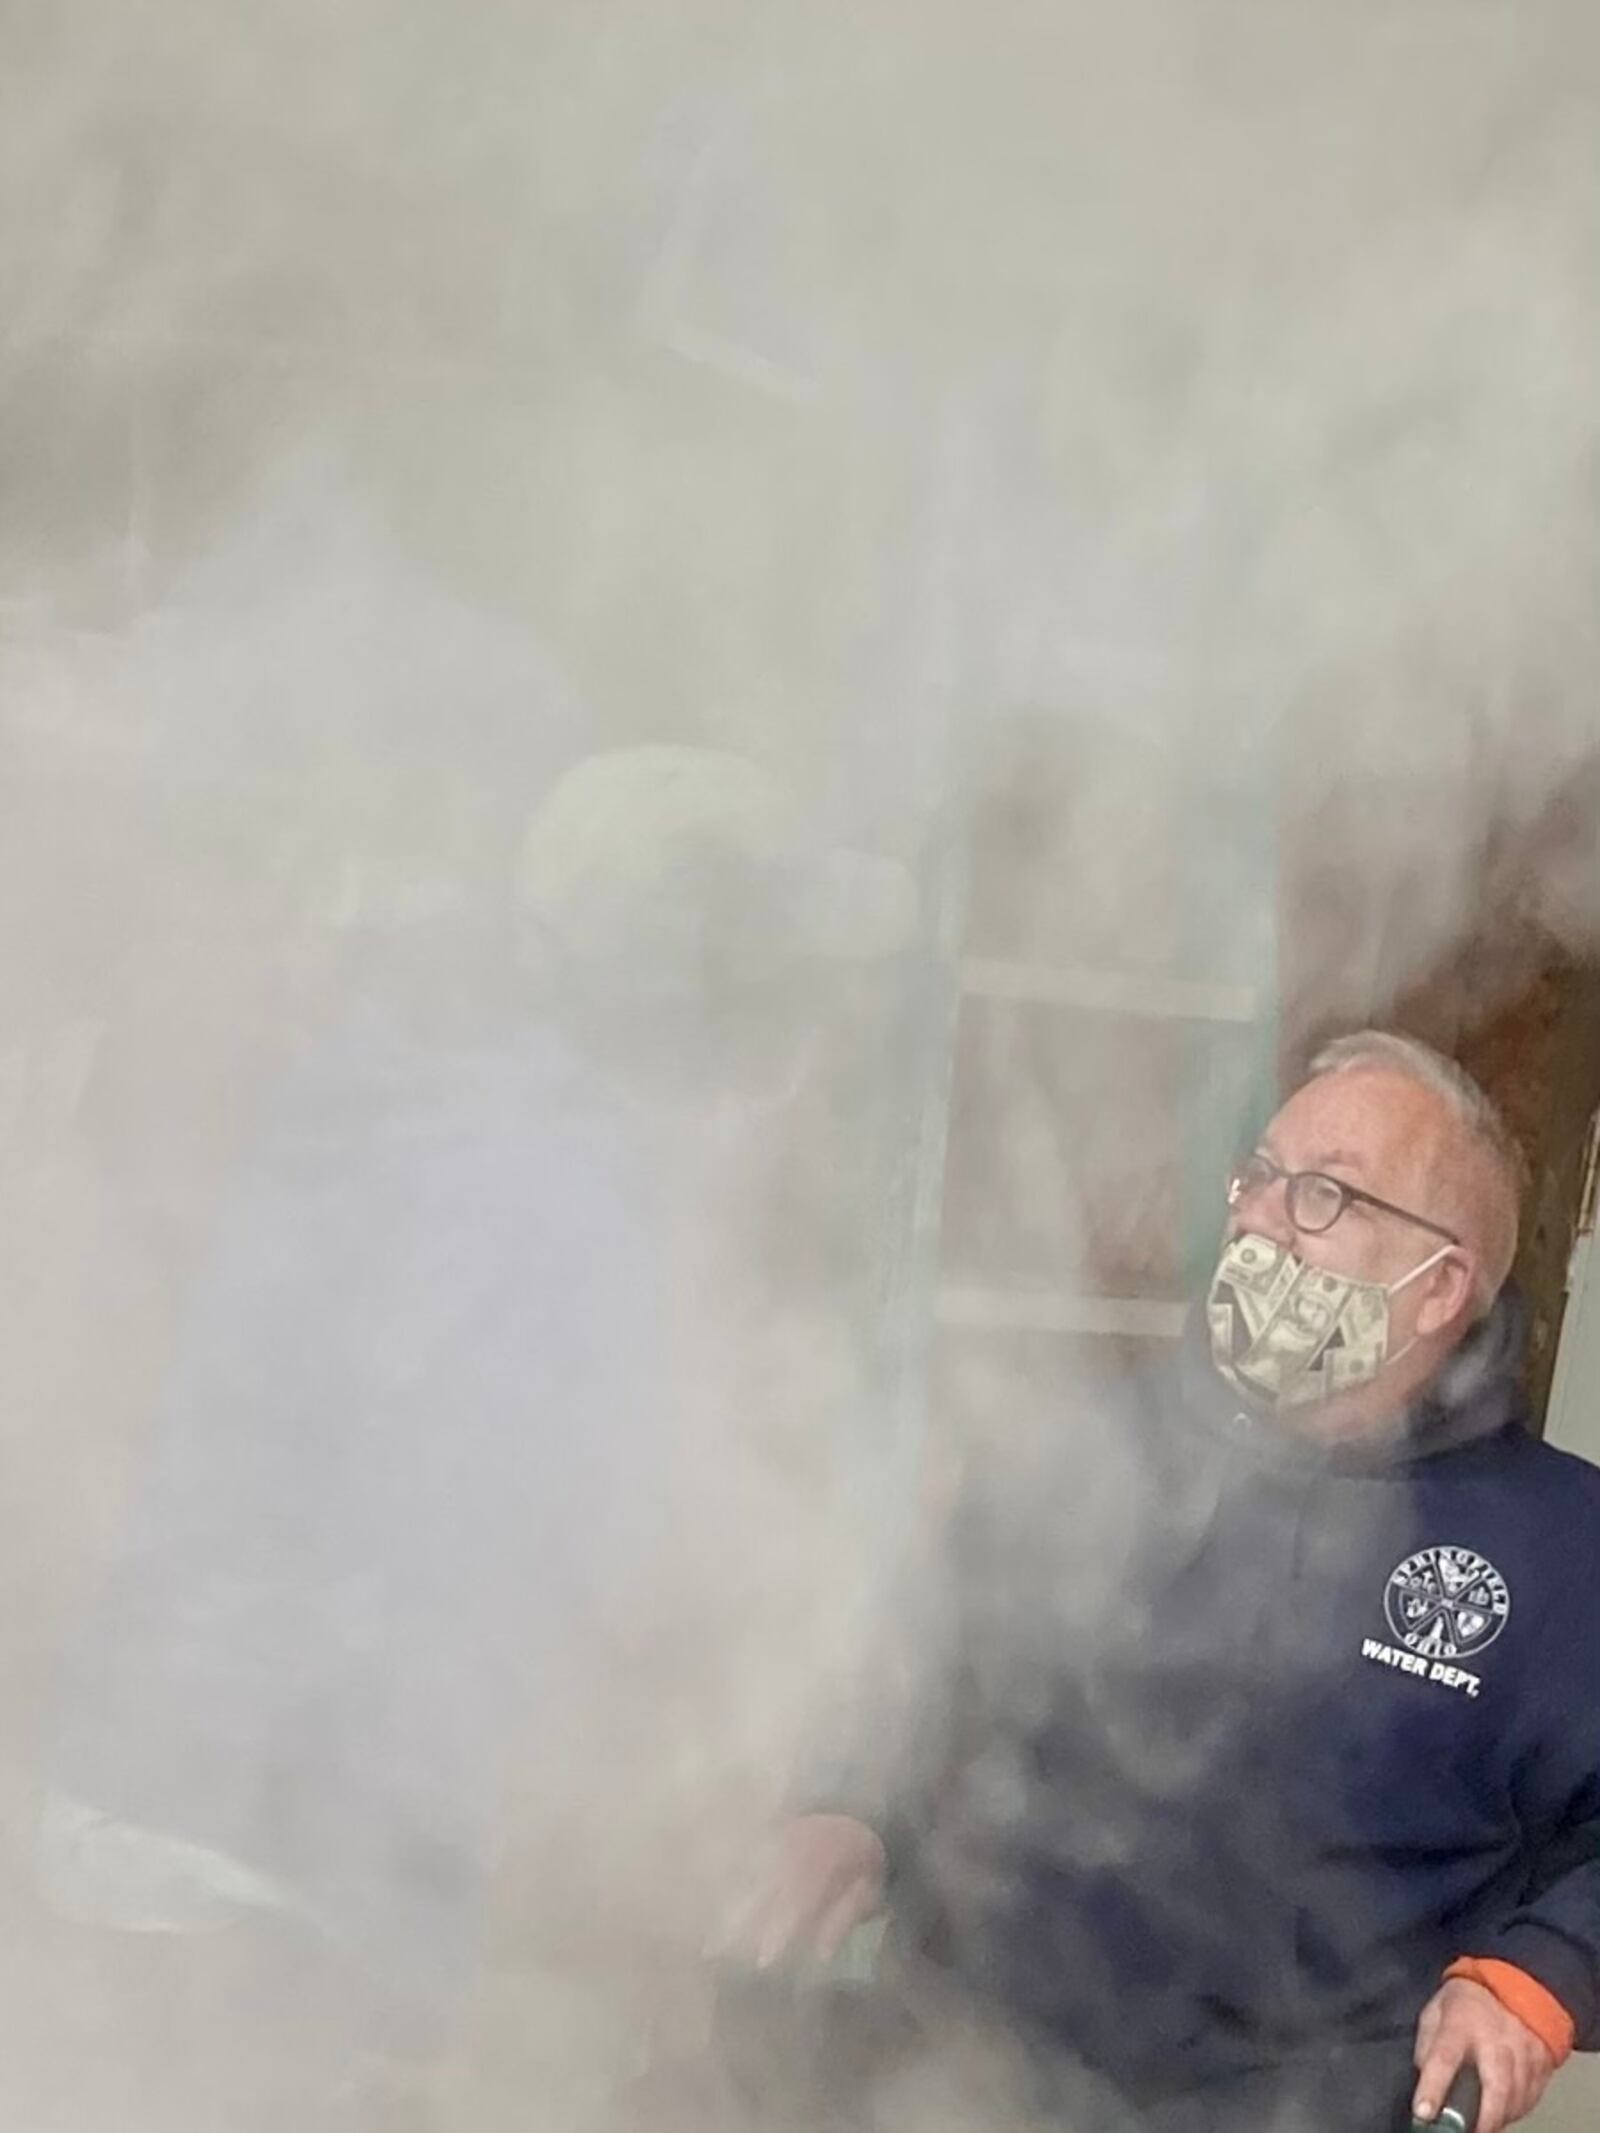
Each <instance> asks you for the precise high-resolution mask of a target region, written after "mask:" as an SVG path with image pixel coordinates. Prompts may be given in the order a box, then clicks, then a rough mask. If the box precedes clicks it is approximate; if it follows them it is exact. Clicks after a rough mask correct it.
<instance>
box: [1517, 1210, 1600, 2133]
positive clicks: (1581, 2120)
mask: <svg viewBox="0 0 1600 2133" xmlns="http://www.w3.org/2000/svg"><path fill="white" fill-rule="evenodd" d="M1549 1436H1550V1440H1551V1442H1552V1443H1554V1444H1559V1445H1561V1446H1563V1447H1564V1448H1565V1449H1566V1450H1567V1451H1571V1452H1581V1453H1582V1454H1583V1456H1584V1457H1585V1458H1586V1459H1593V1460H1595V1461H1597V1462H1600V1252H1597V1251H1596V1249H1595V1240H1594V1232H1593V1230H1592V1229H1591V1230H1590V1231H1589V1233H1588V1234H1587V1235H1586V1236H1584V1237H1582V1238H1580V1240H1579V1242H1578V1247H1577V1250H1576V1251H1575V1252H1574V1254H1573V1261H1572V1282H1571V1287H1570V1289H1569V1292H1568V1297H1567V1311H1566V1317H1565V1319H1564V1321H1563V1323H1562V1328H1561V1347H1560V1350H1559V1352H1558V1354H1557V1358H1556V1376H1555V1383H1554V1386H1553V1388H1552V1391H1551V1396H1550V1426H1549ZM1528 2124H1529V2125H1530V2126H1531V2127H1534V2128H1536V2133H1596V2128H1600V2055H1590V2054H1588V2053H1585V2054H1584V2055H1582V2056H1581V2057H1579V2058H1574V2059H1572V2060H1571V2061H1570V2062H1569V2063H1568V2064H1567V2065H1566V2066H1565V2067H1563V2068H1562V2070H1561V2072H1560V2073H1559V2074H1558V2075H1557V2076H1556V2079H1555V2081H1554V2082H1553V2084H1552V2085H1551V2088H1550V2093H1549V2095H1548V2096H1547V2097H1546V2098H1545V2102H1544V2105H1543V2107H1542V2108H1541V2109H1540V2110H1538V2111H1536V2112H1535V2113H1534V2115H1533V2117H1532V2118H1530V2119H1529V2120H1528Z"/></svg>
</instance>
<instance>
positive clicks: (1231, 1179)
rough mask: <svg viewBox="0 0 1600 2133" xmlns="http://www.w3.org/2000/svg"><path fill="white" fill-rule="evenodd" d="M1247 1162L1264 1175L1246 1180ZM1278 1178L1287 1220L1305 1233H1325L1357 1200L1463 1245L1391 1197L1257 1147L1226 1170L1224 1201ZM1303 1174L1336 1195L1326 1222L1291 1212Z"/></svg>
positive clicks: (1233, 1200) (1230, 1201)
mask: <svg viewBox="0 0 1600 2133" xmlns="http://www.w3.org/2000/svg"><path fill="white" fill-rule="evenodd" d="M1251 1166H1254V1167H1255V1168H1256V1169H1258V1170H1259V1171H1261V1172H1262V1173H1264V1175H1262V1176H1261V1177H1260V1178H1259V1179H1258V1180H1257V1181H1256V1182H1254V1183H1251V1184H1247V1183H1246V1181H1245V1172H1246V1170H1247V1169H1249V1168H1250V1167H1251ZM1280 1178H1281V1179H1282V1180H1283V1189H1284V1193H1285V1197H1286V1202H1287V1205H1288V1209H1289V1220H1290V1221H1291V1222H1292V1223H1293V1224H1294V1226H1295V1228H1296V1229H1297V1230H1300V1231H1301V1232H1303V1234H1304V1235H1306V1236H1307V1237H1325V1236H1326V1235H1327V1233H1328V1231H1329V1230H1330V1229H1332V1227H1333V1225H1334V1224H1335V1223H1336V1222H1337V1221H1338V1219H1339V1217H1340V1216H1341V1215H1342V1214H1343V1213H1344V1211H1345V1209H1346V1208H1347V1207H1348V1206H1349V1205H1350V1204H1351V1202H1352V1201H1359V1202H1360V1204H1361V1205H1362V1206H1363V1207H1376V1208H1378V1209H1379V1210H1380V1211H1381V1212H1382V1213H1383V1214H1386V1215H1398V1216H1399V1217H1400V1220H1401V1221H1402V1222H1411V1223H1414V1224H1415V1225H1416V1227H1417V1228H1418V1229H1425V1230H1427V1231H1428V1232H1429V1233H1430V1235H1432V1236H1435V1237H1443V1238H1444V1240H1445V1242H1446V1243H1447V1244H1453V1245H1454V1246H1455V1248H1456V1250H1457V1251H1462V1250H1464V1249H1465V1247H1464V1246H1463V1245H1462V1242H1461V1239H1460V1238H1459V1237H1458V1236H1457V1235H1456V1233H1455V1231H1454V1230H1453V1229H1446V1228H1445V1227H1444V1225H1443V1224H1442V1223H1440V1222H1430V1221H1429V1220H1428V1218H1427V1216H1426V1215H1416V1214H1413V1213H1412V1211H1411V1209H1410V1208H1409V1207H1396V1205H1395V1204H1394V1202H1393V1201H1392V1200H1380V1199H1379V1198H1378V1195H1377V1194H1376V1193H1375V1192H1363V1191H1362V1189H1361V1187H1360V1186H1359V1185H1347V1184H1346V1183H1345V1181H1344V1179H1343V1178H1334V1177H1330V1176H1329V1175H1328V1173H1327V1171H1325V1170H1285V1169H1284V1167H1283V1165H1282V1164H1281V1163H1275V1162H1274V1161H1273V1160H1272V1158H1271V1156H1270V1155H1263V1154H1262V1153H1261V1151H1260V1149H1259V1148H1258V1149H1256V1150H1255V1151H1254V1152H1253V1153H1252V1154H1250V1155H1247V1156H1245V1157H1244V1158H1243V1160H1242V1161H1240V1162H1238V1163H1235V1165H1234V1166H1233V1169H1232V1170H1231V1171H1230V1172H1229V1173H1228V1185H1227V1192H1228V1205H1229V1206H1230V1207H1237V1206H1238V1205H1239V1202H1240V1201H1241V1200H1243V1199H1245V1198H1246V1197H1247V1196H1248V1195H1249V1194H1250V1193H1252V1192H1264V1191H1265V1190H1266V1189H1267V1187H1268V1186H1269V1185H1275V1184H1276V1183H1277V1182H1278V1180H1279V1179H1280ZM1305 1178H1314V1179H1315V1180H1316V1182H1317V1183H1318V1184H1319V1185H1329V1186H1331V1187H1332V1188H1333V1190H1334V1191H1335V1192H1336V1193H1337V1194H1338V1196H1339V1204H1338V1206H1337V1207H1336V1208H1335V1209H1334V1211H1333V1213H1332V1214H1331V1215H1330V1216H1329V1217H1328V1219H1327V1221H1326V1222H1302V1221H1301V1220H1300V1217H1299V1216H1298V1215H1297V1214H1296V1213H1295V1201H1296V1199H1297V1198H1298V1197H1299V1192H1298V1187H1299V1185H1300V1182H1301V1180H1302V1179H1305Z"/></svg>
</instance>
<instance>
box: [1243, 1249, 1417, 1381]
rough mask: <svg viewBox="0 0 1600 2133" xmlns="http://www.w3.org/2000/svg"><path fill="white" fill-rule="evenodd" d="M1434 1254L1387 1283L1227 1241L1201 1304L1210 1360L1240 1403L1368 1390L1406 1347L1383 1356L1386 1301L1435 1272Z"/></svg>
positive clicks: (1386, 1331) (1283, 1252)
mask: <svg viewBox="0 0 1600 2133" xmlns="http://www.w3.org/2000/svg"><path fill="white" fill-rule="evenodd" d="M1450 1250H1451V1247H1450V1246H1449V1245H1448V1244H1446V1245H1441V1246H1440V1248H1439V1250H1438V1251H1436V1252H1434V1253H1433V1254H1432V1255H1431V1256H1430V1257H1429V1258H1427V1259H1424V1260H1423V1261H1422V1262H1421V1264H1420V1265H1418V1266H1414V1267H1413V1268H1412V1269H1411V1272H1410V1273H1409V1274H1406V1275H1404V1276H1402V1278H1401V1279H1400V1280H1399V1281H1395V1282H1391V1283H1389V1284H1388V1285H1387V1286H1385V1284H1384V1283H1382V1282H1381V1281H1355V1280H1353V1279H1351V1277H1350V1276H1349V1275H1346V1274H1330V1273H1328V1272H1327V1271H1326V1270H1325V1269H1324V1268H1322V1267H1315V1266H1307V1264H1306V1262H1305V1261H1304V1260H1303V1259H1301V1258H1299V1257H1297V1255H1296V1254H1295V1253H1294V1252H1292V1251H1291V1250H1290V1249H1289V1247H1288V1246H1287V1245H1284V1244H1274V1243H1273V1242H1272V1240H1271V1238H1270V1237H1259V1236H1256V1235H1255V1234H1254V1233H1253V1232H1247V1233H1246V1234H1245V1235H1243V1236H1241V1237H1234V1238H1231V1239H1230V1240H1229V1242H1228V1244H1227V1245H1226V1246H1225V1248H1224V1250H1223V1254H1222V1257H1221V1259H1220V1260H1219V1261H1218V1263H1217V1271H1216V1273H1215V1274H1214V1275H1213V1277H1212V1281H1211V1288H1210V1292H1209V1294H1208V1295H1207V1297H1206V1318H1207V1320H1208V1322H1209V1324H1210V1328H1211V1360H1212V1361H1213V1362H1214V1363H1215V1365H1216V1367H1217V1369H1218V1370H1219V1371H1220V1373H1221V1374H1222V1376H1223V1377H1225V1378H1226V1379H1227V1381H1228V1383H1229V1384H1230V1385H1232V1386H1233V1387H1234V1389H1235V1390H1236V1391H1238V1392H1241V1393H1243V1394H1244V1396H1245V1397H1246V1398H1247V1399H1250V1400H1255V1401H1261V1402H1265V1403H1266V1404H1267V1405H1268V1406H1271V1407H1279V1408H1287V1407H1309V1406H1312V1405H1314V1404H1316V1403H1318V1402H1320V1401H1323V1400H1331V1399H1334V1398H1335V1397H1336V1396H1337V1395H1338V1394H1339V1393H1341V1392H1348V1391H1349V1390H1350V1389H1351V1388H1352V1386H1356V1385H1366V1384H1370V1383H1371V1381H1372V1379H1374V1378H1375V1377H1376V1376H1377V1375H1378V1373H1379V1371H1380V1370H1382V1369H1383V1368H1384V1367H1385V1366H1386V1365H1387V1364H1389V1363H1397V1362H1398V1361H1399V1360H1400V1358H1401V1356H1403V1355H1405V1354H1407V1353H1408V1352H1409V1351H1410V1350H1411V1348H1412V1347H1414V1346H1415V1341H1414V1340H1410V1341H1407V1342H1406V1344H1405V1347H1403V1348H1400V1349H1397V1350H1396V1352H1395V1353H1394V1354H1393V1355H1391V1354H1390V1353H1389V1299H1390V1298H1391V1297H1392V1296H1398V1295H1399V1293H1400V1291H1401V1290H1402V1289H1404V1288H1408V1287H1409V1286H1410V1284H1411V1283H1412V1282H1413V1281H1417V1280H1419V1279H1420V1278H1421V1277H1422V1275H1424V1274H1425V1273H1427V1271H1428V1269H1429V1267H1433V1266H1437V1265H1438V1263H1439V1261H1440V1260H1441V1259H1443V1258H1444V1257H1445V1256H1446V1254H1447V1253H1448V1252H1449V1251H1450Z"/></svg>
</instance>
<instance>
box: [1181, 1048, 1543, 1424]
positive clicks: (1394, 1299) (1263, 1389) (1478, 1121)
mask: <svg viewBox="0 0 1600 2133" xmlns="http://www.w3.org/2000/svg"><path fill="white" fill-rule="evenodd" d="M1520 1182H1521V1159H1520V1157H1519V1155H1518V1153H1517V1150H1516V1147H1515V1144H1514V1143H1513V1141H1512V1139H1511V1137H1510V1135H1509V1133H1508V1132H1507V1130H1506V1127H1505V1125H1504V1123H1503V1121H1502V1120H1501V1119H1500V1117H1499V1115H1498V1113H1497V1112H1496V1111H1495V1109H1494V1107H1493V1105H1492V1104H1491V1103H1490V1102H1489V1099H1488V1098H1487V1097H1486V1096H1485V1095H1484V1093H1483V1091H1482V1090H1481V1089H1480V1088H1479V1087H1478V1086H1477V1084H1476V1083H1475V1082H1474V1081H1473V1080H1472V1079H1471V1077H1470V1076H1469V1075H1467V1074H1466V1073H1465V1072H1464V1071H1463V1070H1462V1069H1461V1068H1460V1067H1459V1066H1457V1065H1456V1064H1455V1063H1454V1061H1452V1060H1449V1059H1447V1058H1445V1057H1444V1056H1443V1055H1442V1054H1441V1053H1438V1052H1436V1051H1434V1050H1433V1049H1432V1048H1431V1047H1430V1046H1427V1045H1425V1044H1422V1043H1419V1042H1418V1041H1416V1040H1415V1039H1412V1038H1407V1037H1400V1036H1395V1035H1392V1034H1390V1033H1388V1032H1385V1031H1379V1030H1365V1031H1362V1032H1360V1033H1358V1034H1357V1035H1354V1036H1349V1037H1342V1038H1340V1039H1338V1040H1337V1041H1336V1042H1334V1043H1332V1044H1330V1045H1328V1046H1326V1047H1325V1048H1324V1049H1323V1050H1322V1051H1321V1052H1319V1053H1318V1054H1317V1056H1316V1058H1315V1059H1314V1060H1313V1061H1312V1064H1311V1070H1310V1074H1309V1077H1308V1079H1307V1080H1306V1081H1305V1082H1304V1083H1303V1084H1302V1086H1301V1087H1300V1088H1299V1089H1297V1090H1296V1092H1295V1093H1294V1095H1293V1096H1291V1097H1290V1098H1289V1100H1288V1102H1287V1103H1286V1104H1285V1105H1284V1106H1283V1108H1282V1109H1281V1110H1280V1111H1279V1112H1278V1114H1277V1116H1276V1117H1275V1118H1274V1119H1273V1120H1272V1122H1271V1124H1270V1125H1269V1126H1268V1127H1267V1129H1266V1131H1265V1132H1264V1133H1263V1134H1262V1136H1261V1139H1260V1140H1259V1141H1258V1142H1257V1144H1256V1146H1255V1148H1254V1150H1253V1151H1252V1152H1251V1154H1250V1155H1248V1156H1247V1157H1246V1158H1245V1159H1244V1160H1243V1161H1242V1162H1241V1163H1240V1164H1238V1165H1237V1166H1236V1167H1235V1170H1234V1172H1233V1174H1232V1176H1231V1178H1230V1180H1229V1187H1228V1201H1229V1217H1228V1227H1227V1236H1226V1240H1225V1244H1224V1250H1223V1254H1222V1258H1221V1261H1220V1264H1219V1266H1218V1269H1217V1273H1216V1276H1215V1278H1214V1280H1213V1283H1212V1287H1211V1291H1210V1295H1209V1297H1208V1299H1207V1312H1208V1317H1209V1322H1210V1335H1211V1347H1212V1358H1213V1361H1214V1362H1215V1364H1216V1366H1217V1368H1218V1369H1219V1370H1220V1371H1221V1372H1222V1374H1223V1376H1224V1377H1225V1378H1226V1379H1227V1380H1228V1381H1229V1382H1230V1383H1231V1384H1232V1385H1233V1386H1234V1387H1235V1389H1236V1390H1238V1391H1239V1392H1241V1393H1242V1394H1244V1395H1245V1396H1246V1397H1247V1398H1249V1399H1251V1400H1252V1401H1255V1402H1257V1403H1260V1404H1265V1405H1268V1406H1271V1407H1274V1408H1276V1409H1278V1410H1280V1411H1282V1412H1284V1413H1286V1414H1289V1415H1291V1416H1293V1417H1295V1418H1296V1419H1298V1420H1300V1421H1302V1422H1303V1423H1304V1424H1305V1425H1306V1426H1307V1427H1309V1428H1313V1429H1318V1430H1327V1431H1331V1432H1338V1433H1341V1434H1343V1433H1346V1432H1350V1431H1359V1430H1362V1429H1365V1428H1377V1427H1382V1426H1383V1425H1384V1424H1385V1423H1386V1422H1388V1421H1390V1420H1392V1419H1393V1418H1395V1417H1397V1416H1398V1415H1399V1414H1400V1413H1402V1412H1403V1411H1404V1409H1405V1408H1406V1407H1407V1406H1408V1404H1409V1403H1410V1402H1411V1401H1412V1400H1413V1399H1414V1398H1415V1397H1416V1396H1417V1394H1418V1393H1419V1392H1420V1391H1421V1390H1422V1388H1423V1387H1424V1386H1426V1385H1427V1383H1428V1382H1429V1380H1430V1379H1431V1378H1433V1376H1434V1375H1435V1374H1436V1373H1437V1371H1438V1370H1439V1369H1440V1367H1441V1366H1442V1364H1443V1363H1444V1362H1445V1360H1446V1359H1447V1358H1448V1357H1449V1356H1450V1355H1451V1354H1452V1353H1453V1352H1454V1350H1455V1349H1457V1348H1458V1347H1459V1346H1460V1345H1461V1343H1462V1341H1463V1340H1465V1338H1466V1337H1467V1335H1468V1334H1469V1333H1470V1332H1471V1330H1472V1328H1473V1327H1474V1326H1475V1325H1476V1324H1477V1322H1478V1321H1479V1320H1480V1319H1481V1318H1482V1317H1483V1316H1484V1315H1485V1314H1486V1313H1487V1312H1488V1311H1489V1309H1490V1308H1491V1306H1492V1305H1493V1303H1494V1301H1495V1299H1496V1297H1497V1296H1498V1294H1499V1292H1500V1289H1501V1287H1502V1285H1503V1284H1504V1282H1505V1279H1506V1276H1507V1275H1508V1274H1509V1272H1510V1270H1511V1262H1512V1259H1513V1257H1514V1256H1515V1253H1516V1248H1517V1214H1518V1200H1519V1196H1520Z"/></svg>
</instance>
